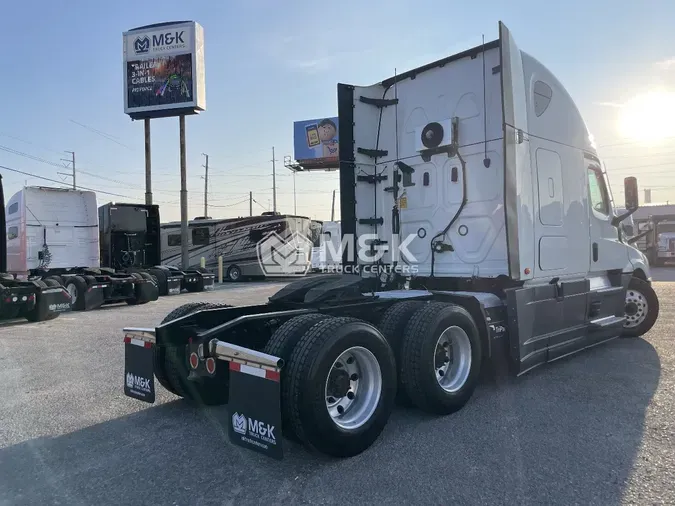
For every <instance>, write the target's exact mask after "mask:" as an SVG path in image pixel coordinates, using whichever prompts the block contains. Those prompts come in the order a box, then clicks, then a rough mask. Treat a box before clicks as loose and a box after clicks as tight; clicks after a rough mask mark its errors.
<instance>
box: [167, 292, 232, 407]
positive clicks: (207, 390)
mask: <svg viewBox="0 0 675 506" xmlns="http://www.w3.org/2000/svg"><path fill="white" fill-rule="evenodd" d="M198 304H199V305H198V306H197V307H193V308H192V310H191V311H189V312H186V313H185V314H183V315H182V316H186V315H188V314H191V313H194V312H196V311H200V310H202V309H217V308H226V307H232V306H230V305H229V304H212V303H209V302H206V303H204V302H201V303H198ZM187 305H188V304H185V306H187ZM181 307H184V306H181ZM178 309H180V308H178ZM176 311H177V310H174V312H176ZM170 315H171V313H169V316H170ZM169 316H167V318H168V317H169ZM176 318H179V317H174V319H176ZM155 349H157V347H155ZM216 362H218V361H216ZM163 363H164V374H165V378H166V380H167V381H168V383H169V385H171V386H172V387H173V391H174V393H175V394H176V395H178V396H180V397H182V398H184V399H185V400H187V401H189V402H191V403H193V404H197V405H203V406H217V405H221V404H227V401H228V400H229V396H230V391H229V386H230V369H229V366H228V365H227V364H224V363H222V362H221V363H219V364H218V366H219V367H217V368H216V374H215V377H213V378H201V381H199V382H197V381H189V380H188V374H189V372H188V366H187V363H188V357H187V345H186V346H168V347H166V348H165V353H164V362H163ZM158 379H159V378H158ZM160 383H161V381H160Z"/></svg>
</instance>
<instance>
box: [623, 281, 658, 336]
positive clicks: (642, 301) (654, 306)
mask: <svg viewBox="0 0 675 506" xmlns="http://www.w3.org/2000/svg"><path fill="white" fill-rule="evenodd" d="M658 317H659V298H658V297H657V296H656V292H655V291H654V288H652V286H651V285H650V284H649V283H647V282H646V281H644V280H642V279H640V278H636V277H633V278H631V279H630V283H629V284H628V289H627V290H626V323H624V327H623V334H622V335H623V336H624V337H640V336H642V335H644V334H646V333H647V332H649V331H650V330H651V328H652V327H653V326H654V324H655V323H656V319H657V318H658Z"/></svg>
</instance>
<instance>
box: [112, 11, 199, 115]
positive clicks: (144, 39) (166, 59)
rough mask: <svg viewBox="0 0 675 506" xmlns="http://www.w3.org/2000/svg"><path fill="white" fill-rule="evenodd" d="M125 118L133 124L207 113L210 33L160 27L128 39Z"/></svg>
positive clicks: (186, 25)
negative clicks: (206, 45)
mask: <svg viewBox="0 0 675 506" xmlns="http://www.w3.org/2000/svg"><path fill="white" fill-rule="evenodd" d="M123 48H124V49H123V51H124V58H123V60H124V62H123V73H124V112H125V114H128V115H130V116H131V117H132V118H133V119H140V118H154V117H164V116H177V115H180V114H194V113H198V112H199V111H203V110H205V109H206V97H205V88H206V86H205V79H204V29H203V28H202V27H201V25H199V24H198V23H195V22H194V21H184V22H179V23H160V24H156V25H149V26H144V27H140V28H135V29H133V30H129V31H128V32H124V34H123Z"/></svg>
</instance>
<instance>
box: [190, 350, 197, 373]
mask: <svg viewBox="0 0 675 506" xmlns="http://www.w3.org/2000/svg"><path fill="white" fill-rule="evenodd" d="M198 365H199V357H198V356H197V354H196V353H194V352H192V353H191V354H190V367H192V368H193V369H197V366H198Z"/></svg>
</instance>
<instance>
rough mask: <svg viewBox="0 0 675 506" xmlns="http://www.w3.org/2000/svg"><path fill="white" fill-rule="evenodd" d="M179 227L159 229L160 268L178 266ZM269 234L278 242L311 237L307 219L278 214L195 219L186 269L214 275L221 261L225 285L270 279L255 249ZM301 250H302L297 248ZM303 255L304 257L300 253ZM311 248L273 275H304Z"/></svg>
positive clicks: (175, 224) (190, 225)
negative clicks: (201, 263) (297, 259)
mask: <svg viewBox="0 0 675 506" xmlns="http://www.w3.org/2000/svg"><path fill="white" fill-rule="evenodd" d="M180 227H181V224H180V222H179V221H176V222H171V223H165V224H162V226H161V243H162V264H165V265H174V266H180V265H181V260H182V257H181V242H182V241H181V228H180ZM271 234H276V237H278V239H279V241H281V242H284V241H290V240H301V239H302V238H309V237H310V235H311V219H310V218H307V217H304V216H293V215H286V214H278V213H272V212H270V213H263V214H262V215H261V216H249V217H243V218H241V217H240V218H227V219H218V218H199V219H194V220H190V221H189V222H188V246H189V252H190V253H189V255H190V257H189V265H190V266H191V267H199V266H200V262H201V259H202V258H204V259H205V268H206V269H207V270H208V271H209V272H211V273H217V270H218V258H219V257H222V264H223V275H224V277H225V279H228V280H229V281H241V280H243V279H245V278H261V277H265V276H267V275H270V273H269V272H267V271H266V270H264V269H263V267H262V265H261V261H260V258H261V255H260V251H259V246H260V244H261V242H262V241H263V240H264V239H266V238H267V237H268V236H270V235H271ZM301 249H302V248H301ZM303 252H304V250H303ZM303 254H304V253H303ZM310 255H311V246H310V249H309V251H308V252H307V254H306V259H305V260H304V261H297V262H289V263H288V264H287V265H286V266H285V267H284V269H285V270H282V271H276V272H275V275H278V276H280V275H283V274H286V275H289V276H292V275H297V274H304V273H306V272H307V271H308V270H309V262H310Z"/></svg>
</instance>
